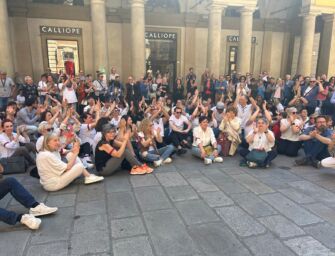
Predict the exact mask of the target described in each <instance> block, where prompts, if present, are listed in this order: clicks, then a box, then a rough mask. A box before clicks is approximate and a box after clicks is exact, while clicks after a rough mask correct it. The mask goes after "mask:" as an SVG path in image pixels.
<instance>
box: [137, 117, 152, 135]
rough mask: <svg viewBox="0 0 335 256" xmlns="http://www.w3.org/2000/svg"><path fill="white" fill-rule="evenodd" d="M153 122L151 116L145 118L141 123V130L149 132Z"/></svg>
mask: <svg viewBox="0 0 335 256" xmlns="http://www.w3.org/2000/svg"><path fill="white" fill-rule="evenodd" d="M151 124H152V121H151V120H150V119H149V118H144V119H143V120H142V121H141V123H140V127H139V130H140V131H141V132H143V133H147V131H148V128H150V125H151Z"/></svg>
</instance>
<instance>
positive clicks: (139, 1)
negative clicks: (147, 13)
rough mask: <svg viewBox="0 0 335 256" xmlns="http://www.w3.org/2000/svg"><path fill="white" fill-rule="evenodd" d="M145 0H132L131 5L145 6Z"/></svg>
mask: <svg viewBox="0 0 335 256" xmlns="http://www.w3.org/2000/svg"><path fill="white" fill-rule="evenodd" d="M145 2H146V1H145V0H131V1H130V5H131V6H138V7H144V4H145Z"/></svg>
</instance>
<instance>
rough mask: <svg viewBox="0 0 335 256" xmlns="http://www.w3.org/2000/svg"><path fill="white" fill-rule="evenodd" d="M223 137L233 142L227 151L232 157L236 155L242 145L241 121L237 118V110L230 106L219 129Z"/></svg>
mask: <svg viewBox="0 0 335 256" xmlns="http://www.w3.org/2000/svg"><path fill="white" fill-rule="evenodd" d="M219 129H220V131H221V135H220V136H221V137H224V139H226V140H228V141H230V142H231V144H230V148H229V149H227V151H228V152H229V153H228V154H229V155H230V156H233V155H235V152H236V150H237V147H238V145H239V144H240V143H241V138H240V132H241V119H240V118H238V117H237V108H235V107H233V106H229V107H228V108H227V110H226V113H225V115H224V117H223V120H222V122H221V124H220V127H219Z"/></svg>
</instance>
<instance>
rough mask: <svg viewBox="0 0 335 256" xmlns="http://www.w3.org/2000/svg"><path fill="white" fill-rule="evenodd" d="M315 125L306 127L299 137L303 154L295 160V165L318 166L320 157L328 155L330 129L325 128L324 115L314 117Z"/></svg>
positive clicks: (323, 157) (319, 165)
mask: <svg viewBox="0 0 335 256" xmlns="http://www.w3.org/2000/svg"><path fill="white" fill-rule="evenodd" d="M315 121H316V125H315V127H310V128H307V129H306V130H305V131H304V133H303V134H302V135H300V136H299V139H300V140H301V141H303V143H304V152H305V156H304V157H303V158H301V159H298V160H296V161H295V163H296V165H312V166H313V167H315V168H320V167H321V163H320V161H321V160H322V159H325V158H327V157H329V156H330V155H329V152H328V146H329V145H330V144H331V139H330V138H331V136H332V133H333V132H332V130H330V129H329V128H327V120H326V117H325V116H318V117H317V118H316V120H315Z"/></svg>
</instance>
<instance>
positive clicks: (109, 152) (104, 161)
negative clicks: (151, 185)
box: [95, 124, 153, 176]
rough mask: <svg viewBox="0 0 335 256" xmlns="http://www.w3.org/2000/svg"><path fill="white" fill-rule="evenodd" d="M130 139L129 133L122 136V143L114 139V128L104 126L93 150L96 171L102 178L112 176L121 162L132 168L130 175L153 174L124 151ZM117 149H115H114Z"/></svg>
mask: <svg viewBox="0 0 335 256" xmlns="http://www.w3.org/2000/svg"><path fill="white" fill-rule="evenodd" d="M129 138H130V131H128V132H127V133H126V134H125V135H124V139H123V141H122V142H120V141H118V140H117V139H116V128H115V126H113V125H110V124H106V125H105V126H104V127H103V129H102V139H101V141H100V142H99V143H98V145H97V146H96V148H95V165H96V169H97V171H98V172H99V174H100V175H102V176H108V175H111V174H113V173H114V172H115V171H116V170H117V169H118V168H119V167H120V166H121V164H122V162H123V160H127V162H128V163H129V164H130V165H131V166H132V168H131V171H130V174H132V175H135V174H146V173H151V172H153V169H151V168H149V167H148V166H146V165H145V164H142V163H141V162H139V161H138V160H137V159H136V157H135V156H134V155H133V154H132V153H131V152H130V151H129V150H128V149H126V146H127V144H128V141H129ZM116 147H117V148H116Z"/></svg>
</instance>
